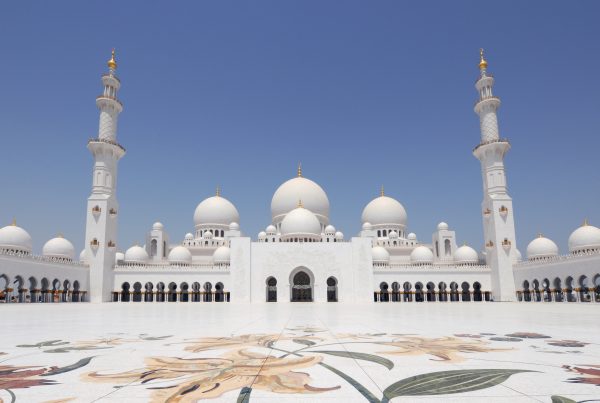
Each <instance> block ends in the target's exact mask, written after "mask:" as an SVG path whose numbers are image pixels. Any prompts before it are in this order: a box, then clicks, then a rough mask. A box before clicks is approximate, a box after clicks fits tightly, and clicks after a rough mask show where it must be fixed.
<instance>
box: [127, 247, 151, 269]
mask: <svg viewBox="0 0 600 403" xmlns="http://www.w3.org/2000/svg"><path fill="white" fill-rule="evenodd" d="M125 261H126V262H127V263H140V264H143V263H146V262H148V253H147V252H146V250H145V249H144V248H142V247H141V246H138V245H135V246H132V247H131V248H129V249H127V251H126V252H125Z"/></svg>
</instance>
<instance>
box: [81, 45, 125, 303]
mask: <svg viewBox="0 0 600 403" xmlns="http://www.w3.org/2000/svg"><path fill="white" fill-rule="evenodd" d="M116 69H117V62H116V60H115V51H114V49H113V51H112V56H111V59H110V60H109V61H108V73H107V74H104V75H102V84H103V85H104V91H103V93H102V95H100V96H99V97H97V98H96V106H98V109H100V127H99V129H98V137H96V138H92V139H90V140H89V141H88V145H87V147H88V149H89V150H90V151H91V152H92V156H93V157H94V170H93V173H92V175H93V176H92V194H91V195H90V197H89V198H88V203H87V221H86V229H85V251H86V252H85V253H86V261H87V263H88V264H89V267H90V296H89V299H90V301H91V302H104V301H110V300H111V291H112V288H113V266H114V264H115V253H116V250H117V245H116V243H117V217H118V212H119V204H118V203H117V195H116V193H117V164H118V161H119V159H121V157H123V156H124V155H125V149H124V148H123V147H122V146H121V145H119V143H117V120H118V118H119V114H120V113H121V111H122V110H123V105H122V104H121V101H119V100H118V99H117V91H118V90H119V87H120V86H121V82H120V81H119V79H118V78H117V76H116V74H115V72H116Z"/></svg>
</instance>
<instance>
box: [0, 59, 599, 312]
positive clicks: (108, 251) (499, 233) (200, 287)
mask: <svg viewBox="0 0 600 403" xmlns="http://www.w3.org/2000/svg"><path fill="white" fill-rule="evenodd" d="M487 67H488V64H487V61H486V60H485V58H484V55H483V51H481V58H480V62H479V70H480V73H479V77H478V80H477V82H476V84H475V88H476V89H477V93H478V99H477V102H476V103H475V108H474V109H475V112H476V113H477V114H478V115H479V119H480V124H481V125H480V127H481V138H480V142H479V144H478V145H477V146H476V147H475V148H474V150H473V154H474V156H475V157H476V158H477V159H478V160H479V161H480V162H481V172H482V180H483V202H482V204H481V212H480V214H481V217H482V223H483V229H484V239H483V240H482V251H481V252H478V251H477V250H475V249H473V248H472V247H470V246H468V245H466V244H465V245H463V246H460V247H458V246H457V245H458V242H457V236H456V233H455V232H454V231H453V230H452V229H451V227H450V226H449V225H448V224H446V223H444V222H441V223H439V225H438V226H437V228H435V229H434V231H433V233H432V235H431V238H429V237H426V238H425V239H421V238H418V237H417V235H416V234H414V233H412V232H410V231H409V229H408V227H407V212H406V210H405V209H404V207H403V206H402V204H401V203H400V202H399V201H398V200H396V199H394V198H392V197H390V196H389V195H386V194H385V193H384V190H383V188H382V189H381V194H380V195H379V196H378V197H376V198H375V199H373V200H372V201H371V202H370V203H368V204H367V205H366V206H365V207H364V209H363V211H362V215H361V221H362V230H361V231H360V233H358V234H356V235H355V236H351V237H348V236H346V235H344V234H343V233H342V232H341V231H339V229H336V227H335V226H334V224H335V223H332V222H330V221H329V207H330V206H329V199H328V197H327V193H326V192H325V191H324V190H323V188H321V186H319V185H318V184H317V183H316V182H314V181H313V180H311V179H308V178H306V177H305V176H304V175H303V173H302V169H301V167H300V166H299V167H298V172H297V174H296V175H295V177H293V178H291V179H289V180H288V181H286V182H285V183H283V184H282V185H281V186H279V188H278V189H277V190H276V191H275V193H274V195H273V198H272V200H271V222H270V223H265V224H267V225H266V227H265V230H264V231H261V232H260V233H258V234H257V236H256V238H253V237H250V236H247V235H245V234H244V233H243V231H242V227H241V225H240V223H241V222H243V221H242V220H241V218H240V215H239V213H238V210H237V209H236V207H235V205H234V204H233V203H232V202H231V201H229V200H228V199H227V198H226V197H225V196H223V195H222V194H220V192H219V190H218V189H217V192H216V195H215V196H213V197H209V198H207V199H206V200H203V201H202V202H200V204H198V206H197V207H196V210H195V211H194V215H193V219H194V227H193V230H192V231H191V232H189V233H187V234H185V235H184V236H183V239H181V238H179V239H176V240H175V242H172V240H171V238H170V237H169V235H168V233H167V231H166V229H165V227H164V226H163V224H161V223H160V222H156V223H154V224H153V225H152V227H151V229H150V230H149V231H148V233H147V235H146V242H145V245H143V246H139V245H135V246H131V247H130V248H128V249H126V251H125V253H121V252H119V246H118V245H117V244H116V239H117V223H118V220H119V205H118V202H117V194H116V191H117V165H118V162H119V160H120V159H121V158H122V157H123V156H124V155H125V148H123V146H121V145H120V144H119V143H118V142H117V121H118V117H119V114H120V113H121V112H122V110H123V105H122V103H121V101H120V100H119V98H118V96H117V93H118V91H119V89H120V87H121V81H120V80H119V78H118V77H117V75H116V70H117V63H116V60H115V54H114V51H113V53H112V57H111V59H110V60H109V61H108V73H106V74H104V75H102V85H103V92H102V95H100V96H98V97H97V98H96V105H97V107H98V109H99V110H100V119H99V120H100V124H99V131H98V136H97V137H96V138H92V139H90V140H89V141H88V143H87V148H88V149H89V150H90V152H91V153H92V156H93V159H94V165H93V177H92V191H91V194H90V197H89V198H88V203H87V221H86V239H85V249H84V250H83V251H82V252H81V253H80V254H79V255H78V256H77V257H76V255H75V250H74V247H73V244H72V243H71V242H69V241H68V240H67V239H65V238H63V237H61V236H58V237H56V238H53V239H51V240H49V241H48V242H46V243H45V244H44V246H43V248H42V254H41V255H37V254H34V251H33V248H32V239H31V237H30V236H29V234H28V233H27V231H25V230H24V229H23V228H21V227H19V226H17V224H16V222H13V223H12V225H9V226H6V227H3V228H1V229H0V302H5V303H50V302H84V301H85V302H127V303H140V302H145V303H160V302H180V303H206V302H232V303H265V302H273V303H290V302H337V303H372V302H398V303H407V302H440V303H441V302H481V303H485V302H492V301H527V302H591V303H600V229H599V228H597V227H595V226H592V225H590V224H588V223H587V222H585V223H584V224H583V225H582V226H580V227H579V228H577V229H575V230H574V231H573V233H572V234H571V236H570V237H569V245H568V247H569V254H567V255H559V252H558V247H557V245H556V244H555V243H554V242H553V241H552V240H550V239H547V238H545V237H543V236H542V235H539V237H538V238H536V239H534V240H532V241H531V242H530V243H529V245H528V247H527V256H526V259H523V258H522V256H521V253H520V252H519V250H517V248H516V241H515V225H514V220H513V206H512V199H511V197H510V196H509V193H508V189H507V181H506V175H505V166H504V156H505V155H506V153H507V152H508V151H509V149H510V143H509V141H508V140H507V139H505V138H501V137H500V135H499V130H498V120H497V114H496V111H497V109H498V107H499V106H500V99H499V98H498V97H496V96H495V95H493V93H492V89H493V86H494V77H493V76H492V75H491V74H489V73H488V69H487ZM180 239H181V240H180Z"/></svg>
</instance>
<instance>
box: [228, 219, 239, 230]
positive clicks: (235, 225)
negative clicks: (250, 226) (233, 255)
mask: <svg viewBox="0 0 600 403" xmlns="http://www.w3.org/2000/svg"><path fill="white" fill-rule="evenodd" d="M239 229H240V224H238V223H236V222H235V221H234V222H232V223H230V224H229V230H230V231H238V230H239Z"/></svg>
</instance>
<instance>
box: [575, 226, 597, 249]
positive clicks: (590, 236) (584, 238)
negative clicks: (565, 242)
mask: <svg viewBox="0 0 600 403" xmlns="http://www.w3.org/2000/svg"><path fill="white" fill-rule="evenodd" d="M598 248H600V228H598V227H594V226H593V225H589V224H588V223H587V221H586V222H585V223H584V224H583V225H582V226H581V227H579V228H577V229H576V230H575V231H573V233H572V234H571V236H569V252H571V253H576V252H584V251H586V250H590V249H598Z"/></svg>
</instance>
